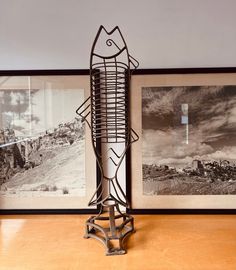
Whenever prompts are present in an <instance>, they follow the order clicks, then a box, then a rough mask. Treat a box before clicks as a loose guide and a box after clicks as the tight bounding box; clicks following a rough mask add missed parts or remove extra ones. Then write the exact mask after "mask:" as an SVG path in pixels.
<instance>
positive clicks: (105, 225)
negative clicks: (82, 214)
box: [84, 203, 134, 256]
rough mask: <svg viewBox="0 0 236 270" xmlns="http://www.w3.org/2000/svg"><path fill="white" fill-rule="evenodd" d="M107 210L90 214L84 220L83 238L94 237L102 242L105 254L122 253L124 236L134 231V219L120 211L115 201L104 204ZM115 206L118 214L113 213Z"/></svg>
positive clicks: (123, 252) (124, 251)
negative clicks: (94, 214) (95, 214)
mask: <svg viewBox="0 0 236 270" xmlns="http://www.w3.org/2000/svg"><path fill="white" fill-rule="evenodd" d="M106 208H108V212H107V213H104V214H102V211H101V212H100V213H99V214H98V215H97V216H92V217H90V218H89V219H88V220H87V221H86V231H85V236H84V238H95V239H97V240H99V241H100V242H102V243H103V244H104V246H105V248H106V255H107V256H111V255H123V254H125V253H126V250H125V248H124V240H125V238H126V237H127V236H128V235H129V234H131V233H132V232H134V219H133V217H132V216H130V215H128V214H126V213H121V211H120V209H119V206H118V204H117V203H114V204H111V205H106ZM115 208H116V210H117V212H118V214H115Z"/></svg>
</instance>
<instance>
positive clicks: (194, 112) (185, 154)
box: [141, 85, 236, 196]
mask: <svg viewBox="0 0 236 270" xmlns="http://www.w3.org/2000/svg"><path fill="white" fill-rule="evenodd" d="M141 95H142V97H141V99H142V172H143V173H142V175H143V179H142V182H143V195H145V196H155V195H234V194H236V137H235V132H236V85H210V86H208V85H202V86H173V87H172V86H163V87H162V86H157V87H142V94H141Z"/></svg>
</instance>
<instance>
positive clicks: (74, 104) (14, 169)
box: [0, 70, 98, 213]
mask: <svg viewBox="0 0 236 270" xmlns="http://www.w3.org/2000/svg"><path fill="white" fill-rule="evenodd" d="M89 89H90V88H89V75H88V71H80V70H78V71H8V72H7V71H5V72H4V71H1V72H0V211H1V213H11V212H12V213H62V212H65V213H73V212H74V213H91V212H97V209H95V208H91V207H88V202H89V200H90V198H91V197H92V195H93V193H94V192H95V190H96V187H97V181H98V177H97V174H96V160H95V156H94V153H93V150H92V146H91V143H90V137H91V136H90V131H89V130H88V127H87V126H86V125H85V123H83V122H82V121H81V118H80V117H78V116H77V115H76V109H77V108H78V107H79V106H80V105H81V104H82V103H83V102H84V100H85V99H86V98H87V97H88V96H89Z"/></svg>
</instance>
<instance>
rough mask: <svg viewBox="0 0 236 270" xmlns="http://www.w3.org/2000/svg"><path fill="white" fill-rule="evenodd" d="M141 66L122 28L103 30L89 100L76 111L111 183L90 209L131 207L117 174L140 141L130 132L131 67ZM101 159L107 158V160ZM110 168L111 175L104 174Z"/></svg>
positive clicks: (98, 37) (93, 62)
mask: <svg viewBox="0 0 236 270" xmlns="http://www.w3.org/2000/svg"><path fill="white" fill-rule="evenodd" d="M104 45H105V46H104ZM138 65H139V63H138V61H137V60H135V59H134V58H133V57H132V56H131V55H130V54H129V52H128V48H127V45H126V42H125V40H124V38H123V36H122V34H121V31H120V29H119V27H118V26H116V27H115V28H114V29H113V30H112V31H110V32H108V31H107V30H106V29H105V28H104V27H103V26H100V28H99V30H98V33H97V35H96V37H95V40H94V43H93V45H92V49H91V56H90V90H91V92H90V97H89V98H88V99H87V100H86V101H85V102H84V103H83V104H82V105H81V106H80V107H79V108H78V109H77V111H76V112H77V114H78V115H80V116H81V117H82V119H83V120H84V121H86V122H87V124H88V125H89V127H90V128H91V137H92V144H93V149H94V152H95V155H96V159H97V162H98V165H99V167H100V170H101V176H102V178H103V179H104V180H105V181H108V190H107V191H106V192H107V195H106V196H105V197H104V193H105V190H104V187H103V185H102V181H101V182H100V184H99V186H98V188H97V190H96V192H95V193H94V195H93V197H92V199H91V200H90V202H89V205H98V204H101V205H104V206H105V205H106V204H107V203H109V201H115V202H117V203H119V204H121V205H123V206H125V207H129V203H128V202H127V198H126V196H125V194H124V191H123V190H122V188H121V186H120V183H119V180H118V170H119V168H120V166H121V163H122V161H123V160H124V157H125V155H126V153H127V150H128V148H129V147H130V145H131V144H132V143H133V142H135V141H137V140H138V138H139V137H138V135H137V133H136V132H135V131H134V130H133V129H132V128H131V125H130V115H129V89H130V76H131V67H132V69H136V68H137V67H138ZM89 116H90V117H91V119H90V121H89V119H88V117H89ZM98 144H100V145H101V151H100V150H98V147H97V146H98ZM101 152H102V155H101ZM102 156H106V158H105V160H104V158H102ZM108 167H109V168H110V169H109V171H110V173H108V172H107V170H105V169H108ZM111 167H113V168H112V169H111Z"/></svg>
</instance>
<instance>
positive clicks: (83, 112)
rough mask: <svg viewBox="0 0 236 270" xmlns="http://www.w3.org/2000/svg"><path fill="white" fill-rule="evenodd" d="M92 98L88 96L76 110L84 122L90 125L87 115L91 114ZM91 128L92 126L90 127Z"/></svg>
mask: <svg viewBox="0 0 236 270" xmlns="http://www.w3.org/2000/svg"><path fill="white" fill-rule="evenodd" d="M90 99H91V97H88V98H87V99H86V100H85V101H84V102H83V103H82V104H81V105H80V106H79V108H78V109H77V110H76V113H77V114H78V115H79V116H80V117H81V118H82V122H84V121H85V122H86V123H87V124H88V126H89V127H90V124H89V122H88V120H87V117H88V116H89V115H90V106H91V105H90ZM90 128H91V127H90Z"/></svg>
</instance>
